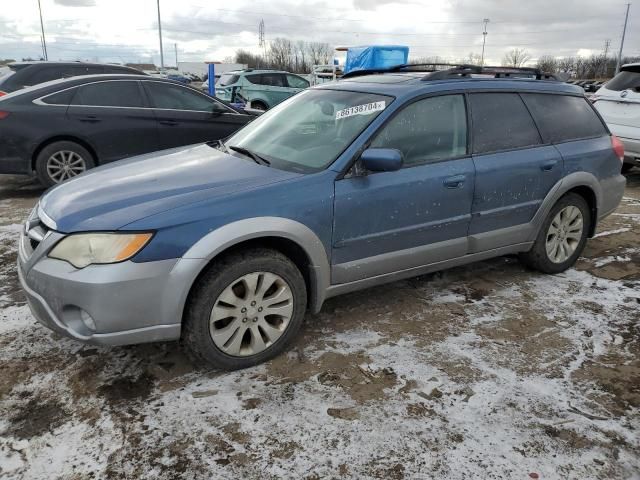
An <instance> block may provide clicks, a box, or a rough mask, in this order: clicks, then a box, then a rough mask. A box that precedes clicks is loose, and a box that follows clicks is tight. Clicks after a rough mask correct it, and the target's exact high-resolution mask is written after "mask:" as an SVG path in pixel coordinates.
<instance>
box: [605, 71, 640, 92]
mask: <svg viewBox="0 0 640 480" xmlns="http://www.w3.org/2000/svg"><path fill="white" fill-rule="evenodd" d="M636 68H637V70H635V71H632V70H623V71H622V72H620V73H618V75H616V76H615V77H613V78H612V79H611V80H609V81H608V82H607V83H606V85H605V88H606V89H607V90H613V91H615V92H620V91H622V90H627V89H631V90H635V91H636V92H640V67H636Z"/></svg>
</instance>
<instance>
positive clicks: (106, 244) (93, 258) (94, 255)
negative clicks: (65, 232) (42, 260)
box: [49, 233, 153, 268]
mask: <svg viewBox="0 0 640 480" xmlns="http://www.w3.org/2000/svg"><path fill="white" fill-rule="evenodd" d="M152 236H153V234H152V233H131V234H128V233H127V234H125V233H80V234H74V235H70V236H68V237H66V238H64V239H63V240H62V241H61V242H60V243H58V244H57V245H56V246H55V247H54V248H53V250H51V252H50V253H49V257H51V258H57V259H59V260H65V261H67V262H69V263H70V264H71V265H73V266H74V267H76V268H84V267H86V266H88V265H92V264H96V263H98V264H100V263H103V264H104V263H117V262H122V261H124V260H127V259H129V258H131V257H133V256H134V255H135V254H136V253H138V252H139V251H140V250H142V248H143V247H144V246H145V245H146V244H147V243H148V242H149V240H151V237H152Z"/></svg>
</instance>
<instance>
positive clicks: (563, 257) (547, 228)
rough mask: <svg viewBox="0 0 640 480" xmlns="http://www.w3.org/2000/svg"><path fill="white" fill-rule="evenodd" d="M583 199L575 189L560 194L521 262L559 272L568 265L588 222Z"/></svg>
mask: <svg viewBox="0 0 640 480" xmlns="http://www.w3.org/2000/svg"><path fill="white" fill-rule="evenodd" d="M591 221H592V219H591V211H590V209H589V205H588V204H587V202H586V200H585V199H584V198H583V197H581V196H580V195H578V194H576V193H569V194H567V195H565V196H563V197H562V198H561V199H560V200H558V202H557V203H556V204H555V205H554V206H553V208H552V209H551V211H550V212H549V215H548V216H547V218H546V220H545V221H544V223H543V224H542V227H541V228H540V232H539V233H538V237H537V238H536V240H535V242H534V244H533V247H532V248H531V250H530V251H528V252H526V253H523V254H521V255H520V259H521V260H522V262H523V263H524V264H525V265H527V266H529V267H531V268H533V269H535V270H539V271H541V272H544V273H560V272H564V271H565V270H567V269H568V268H570V267H572V266H573V265H574V264H575V263H576V260H578V257H579V256H580V254H581V253H582V251H583V250H584V246H585V244H586V243H587V235H588V232H589V227H590V225H591Z"/></svg>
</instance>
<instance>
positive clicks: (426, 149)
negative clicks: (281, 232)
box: [332, 95, 475, 284]
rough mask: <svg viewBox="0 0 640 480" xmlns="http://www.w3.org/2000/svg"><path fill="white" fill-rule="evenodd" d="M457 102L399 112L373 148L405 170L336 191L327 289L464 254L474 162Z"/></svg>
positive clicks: (342, 184)
mask: <svg viewBox="0 0 640 480" xmlns="http://www.w3.org/2000/svg"><path fill="white" fill-rule="evenodd" d="M466 124H467V122H466V109H465V101H464V97H463V96H462V95H443V96H436V97H428V98H424V99H421V100H418V101H416V102H413V103H411V104H410V105H408V106H406V107H405V108H404V109H402V110H401V111H400V112H398V113H397V114H396V115H395V116H394V117H393V118H392V119H391V120H390V121H389V122H387V123H386V124H385V125H384V126H383V127H382V128H381V130H380V131H379V132H378V133H377V134H376V135H375V137H374V139H373V141H372V142H371V145H370V147H371V148H395V149H397V150H400V151H401V152H402V153H403V156H404V167H403V168H402V169H401V170H398V171H395V172H377V173H373V172H371V173H368V174H366V175H354V174H351V175H348V176H347V177H345V178H343V179H341V180H338V181H337V182H336V185H335V194H336V195H335V208H334V234H333V251H332V264H333V265H332V283H334V284H339V283H348V282H352V281H357V280H361V279H364V278H367V277H372V276H376V275H383V274H385V273H390V272H395V271H401V270H407V269H411V268H415V267H419V266H422V265H427V264H430V263H434V262H438V261H442V260H447V259H451V258H455V257H459V256H462V255H464V254H465V253H466V252H467V231H468V228H469V222H470V218H471V203H472V198H473V186H474V176H475V172H474V166H473V160H472V159H471V158H470V156H469V155H468V154H467V125H466Z"/></svg>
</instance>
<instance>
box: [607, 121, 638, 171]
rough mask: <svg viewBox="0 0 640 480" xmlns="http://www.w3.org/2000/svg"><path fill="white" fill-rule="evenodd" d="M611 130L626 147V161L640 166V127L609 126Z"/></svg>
mask: <svg viewBox="0 0 640 480" xmlns="http://www.w3.org/2000/svg"><path fill="white" fill-rule="evenodd" d="M609 129H610V130H611V133H613V134H614V135H615V136H616V137H618V138H619V139H620V141H621V142H622V143H623V145H624V161H625V162H627V163H634V164H636V165H638V164H640V127H629V126H627V125H616V124H609Z"/></svg>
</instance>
